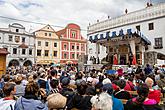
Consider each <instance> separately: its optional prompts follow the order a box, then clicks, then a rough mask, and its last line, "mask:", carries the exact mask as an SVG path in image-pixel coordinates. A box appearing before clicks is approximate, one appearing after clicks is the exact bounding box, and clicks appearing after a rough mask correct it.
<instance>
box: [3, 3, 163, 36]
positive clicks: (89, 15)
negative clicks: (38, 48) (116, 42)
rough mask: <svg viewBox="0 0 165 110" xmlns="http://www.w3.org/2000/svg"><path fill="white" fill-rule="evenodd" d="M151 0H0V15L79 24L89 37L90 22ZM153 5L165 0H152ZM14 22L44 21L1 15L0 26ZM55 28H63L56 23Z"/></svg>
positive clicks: (29, 26) (29, 28) (28, 25)
mask: <svg viewBox="0 0 165 110" xmlns="http://www.w3.org/2000/svg"><path fill="white" fill-rule="evenodd" d="M149 1H150V0H0V16H4V17H9V18H14V19H20V20H26V21H33V22H39V23H44V24H50V25H54V26H61V27H63V28H64V27H65V26H66V25H67V24H69V23H75V24H78V25H79V26H80V27H81V29H82V35H83V36H84V37H85V38H86V36H87V35H86V33H87V31H86V30H87V26H88V25H89V23H90V24H94V23H96V21H97V20H99V21H102V20H105V19H107V18H108V16H110V17H111V18H113V17H117V16H120V15H122V14H124V12H125V9H127V10H128V13H129V12H133V11H136V10H139V9H143V8H145V7H146V3H147V2H149ZM151 1H152V3H153V5H155V4H158V3H162V2H165V0H151ZM14 22H17V23H21V24H22V25H24V26H25V28H26V31H28V32H31V31H35V30H37V29H39V28H42V27H44V25H39V24H34V23H27V22H20V21H15V20H9V19H4V18H0V28H6V27H8V25H9V24H12V23H14ZM53 28H54V29H55V31H58V30H60V29H62V28H59V27H53Z"/></svg>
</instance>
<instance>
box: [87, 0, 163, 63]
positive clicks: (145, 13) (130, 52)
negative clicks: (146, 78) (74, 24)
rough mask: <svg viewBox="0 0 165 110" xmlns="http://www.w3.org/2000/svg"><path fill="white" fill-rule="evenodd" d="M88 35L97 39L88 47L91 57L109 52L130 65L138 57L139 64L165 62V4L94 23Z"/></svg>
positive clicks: (109, 56) (104, 55)
mask: <svg viewBox="0 0 165 110" xmlns="http://www.w3.org/2000/svg"><path fill="white" fill-rule="evenodd" d="M88 38H89V40H90V41H91V42H93V43H92V44H88V45H93V47H91V46H88V52H89V54H88V55H89V58H90V57H91V56H95V57H96V58H97V56H99V57H100V58H103V57H106V55H107V56H108V57H107V58H108V59H111V61H110V62H113V60H114V55H115V54H117V58H118V64H121V62H122V61H123V62H124V63H123V64H127V63H129V64H130V62H131V61H132V60H133V59H134V57H135V59H136V62H137V63H139V64H146V63H150V64H156V63H160V62H159V61H162V63H165V62H164V61H165V45H164V42H165V3H161V4H157V5H153V6H148V7H146V8H144V9H141V10H138V11H135V12H131V13H126V14H124V15H122V16H119V17H116V18H112V19H107V20H105V21H101V22H97V23H96V24H93V25H90V26H88ZM100 44H101V45H102V46H104V47H105V48H106V51H105V50H104V49H102V47H100V48H99V46H100ZM96 45H97V49H96ZM91 49H92V53H90V51H91ZM95 49H96V53H95V52H94V51H95ZM99 51H102V52H99ZM94 54H95V55H94ZM100 55H101V56H100ZM131 57H133V58H131Z"/></svg>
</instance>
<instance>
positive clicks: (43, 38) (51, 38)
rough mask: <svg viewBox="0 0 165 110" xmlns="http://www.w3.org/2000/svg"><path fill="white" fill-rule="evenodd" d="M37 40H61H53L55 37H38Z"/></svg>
mask: <svg viewBox="0 0 165 110" xmlns="http://www.w3.org/2000/svg"><path fill="white" fill-rule="evenodd" d="M36 39H37V40H38V39H42V40H45V39H46V40H60V39H57V38H53V37H39V36H36Z"/></svg>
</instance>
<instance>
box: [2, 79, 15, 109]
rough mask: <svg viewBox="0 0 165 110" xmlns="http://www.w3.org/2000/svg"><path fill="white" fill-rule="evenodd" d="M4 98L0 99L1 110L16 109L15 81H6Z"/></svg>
mask: <svg viewBox="0 0 165 110" xmlns="http://www.w3.org/2000/svg"><path fill="white" fill-rule="evenodd" d="M3 93H4V96H5V97H4V98H2V99H0V110H14V105H15V102H16V101H15V99H14V94H15V93H16V87H15V83H12V82H8V83H5V85H4V87H3Z"/></svg>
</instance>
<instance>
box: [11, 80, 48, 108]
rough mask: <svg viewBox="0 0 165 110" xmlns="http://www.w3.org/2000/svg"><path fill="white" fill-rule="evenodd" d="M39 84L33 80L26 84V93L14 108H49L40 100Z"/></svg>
mask: <svg viewBox="0 0 165 110" xmlns="http://www.w3.org/2000/svg"><path fill="white" fill-rule="evenodd" d="M38 93H39V86H38V84H37V83H36V82H34V81H32V82H30V83H28V84H27V85H26V88H25V95H24V96H22V97H20V98H19V99H18V100H17V101H16V104H15V106H14V110H48V107H47V106H46V105H45V104H43V103H42V102H41V101H40V100H38Z"/></svg>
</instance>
